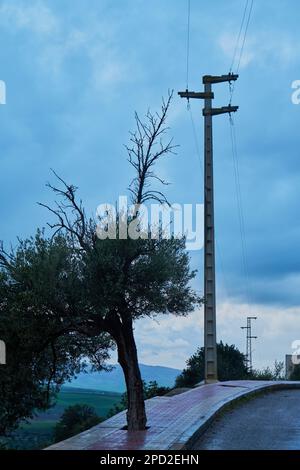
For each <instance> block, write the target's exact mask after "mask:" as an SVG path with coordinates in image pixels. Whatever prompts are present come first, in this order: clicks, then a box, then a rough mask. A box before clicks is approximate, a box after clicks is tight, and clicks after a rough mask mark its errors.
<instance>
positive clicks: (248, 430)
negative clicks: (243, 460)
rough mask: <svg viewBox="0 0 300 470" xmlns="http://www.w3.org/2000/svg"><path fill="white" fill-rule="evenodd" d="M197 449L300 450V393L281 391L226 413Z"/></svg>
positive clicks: (201, 440) (252, 400) (209, 430)
mask: <svg viewBox="0 0 300 470" xmlns="http://www.w3.org/2000/svg"><path fill="white" fill-rule="evenodd" d="M193 449H195V450H251V449H252V450H256V449H260V450H261V449H262V450H263V449H265V450H269V449H273V450H275V449H279V450H286V449H289V450H292V449H293V450H295V449H300V390H280V391H276V392H271V393H267V394H265V395H262V396H259V397H256V398H252V399H250V400H249V401H248V402H244V403H241V404H238V405H236V406H235V407H234V408H233V409H231V410H229V411H226V412H225V413H224V414H223V415H222V416H220V417H219V418H218V419H217V420H216V421H215V422H214V423H213V424H212V425H211V426H210V427H209V428H208V430H207V431H206V432H205V434H204V435H203V436H202V438H200V439H199V440H198V442H197V443H196V444H195V445H194V446H193Z"/></svg>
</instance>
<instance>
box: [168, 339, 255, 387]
mask: <svg viewBox="0 0 300 470" xmlns="http://www.w3.org/2000/svg"><path fill="white" fill-rule="evenodd" d="M217 361H218V377H219V380H221V381H225V380H241V379H245V378H247V377H249V373H248V369H247V365H246V361H245V356H244V354H243V353H241V352H240V351H239V350H238V349H237V348H236V346H234V345H233V344H232V345H228V344H223V343H222V341H221V342H220V343H218V344H217ZM186 365H187V366H186V368H185V369H184V370H183V371H182V373H181V374H180V375H179V376H178V377H177V379H176V387H193V386H194V385H196V384H197V383H199V382H201V381H202V380H204V367H205V362H204V348H199V349H198V350H197V351H196V353H195V354H193V355H192V356H191V357H190V358H189V359H188V360H187V361H186Z"/></svg>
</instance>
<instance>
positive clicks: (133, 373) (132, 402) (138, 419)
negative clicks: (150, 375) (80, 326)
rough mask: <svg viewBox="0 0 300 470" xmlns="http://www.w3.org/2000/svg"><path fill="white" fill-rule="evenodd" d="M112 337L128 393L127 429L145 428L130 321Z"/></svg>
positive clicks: (142, 396) (140, 387) (140, 384)
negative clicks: (115, 344)
mask: <svg viewBox="0 0 300 470" xmlns="http://www.w3.org/2000/svg"><path fill="white" fill-rule="evenodd" d="M114 338H115V340H116V343H117V347H118V362H119V364H120V365H121V367H122V369H123V372H124V376H125V382H126V386H127V395H128V411H127V424H128V431H140V430H144V429H145V428H146V423H147V417H146V411H145V402H144V392H143V382H142V377H141V372H140V368H139V364H138V356H137V350H136V344H135V339H134V335H133V327H132V321H131V320H129V321H127V322H126V324H123V325H122V327H121V328H120V329H118V332H117V334H115V335H114Z"/></svg>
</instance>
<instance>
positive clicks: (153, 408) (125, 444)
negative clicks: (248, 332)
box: [47, 380, 300, 450]
mask: <svg viewBox="0 0 300 470" xmlns="http://www.w3.org/2000/svg"><path fill="white" fill-rule="evenodd" d="M297 385H298V386H299V385H300V384H299V383H297V382H265V381H249V380H248V381H246V380H240V381H232V382H219V383H216V384H210V385H202V386H200V387H197V388H194V389H192V390H189V391H187V392H185V393H182V394H180V395H175V396H172V397H155V398H152V399H150V400H147V401H146V411H147V417H148V422H147V425H148V426H149V429H148V430H146V431H130V432H129V431H126V430H123V429H122V428H123V427H124V426H125V425H126V412H122V413H119V414H117V415H115V416H113V417H112V418H110V419H108V420H106V421H104V422H103V423H101V424H98V425H97V426H95V427H93V428H91V429H89V430H88V431H85V432H83V433H81V434H78V435H77V436H74V437H72V438H70V439H67V440H65V441H62V442H59V443H57V444H54V445H52V446H51V447H48V448H47V450H165V449H183V448H185V446H186V445H187V442H188V441H189V439H191V438H192V436H193V435H194V434H195V433H196V432H199V430H201V429H202V428H203V429H204V427H205V425H207V422H208V421H209V420H210V419H211V418H213V416H214V415H215V414H216V413H217V412H218V411H220V409H221V408H222V407H223V406H224V405H226V404H228V403H230V402H231V401H233V400H235V399H237V398H239V397H241V396H244V395H247V394H249V393H253V392H255V391H258V390H263V389H269V388H276V387H277V388H278V387H282V388H286V387H292V386H297Z"/></svg>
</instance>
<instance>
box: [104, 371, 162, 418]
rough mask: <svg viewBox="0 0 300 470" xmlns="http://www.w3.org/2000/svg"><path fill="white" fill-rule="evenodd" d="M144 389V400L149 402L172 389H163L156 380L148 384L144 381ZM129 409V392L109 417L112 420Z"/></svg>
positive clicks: (113, 408)
mask: <svg viewBox="0 0 300 470" xmlns="http://www.w3.org/2000/svg"><path fill="white" fill-rule="evenodd" d="M143 389H144V399H145V400H148V399H149V398H153V397H160V396H163V395H166V393H168V392H169V391H170V390H171V389H170V388H169V387H161V386H159V385H158V383H157V382H156V380H151V381H150V382H148V383H146V382H145V381H144V380H143ZM127 407H128V396H127V392H125V393H123V394H122V398H121V401H120V403H118V404H117V405H114V406H113V407H112V408H111V409H110V410H109V412H108V415H107V417H108V418H111V417H112V416H114V415H116V414H117V413H120V412H121V411H124V410H126V409H127Z"/></svg>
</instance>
